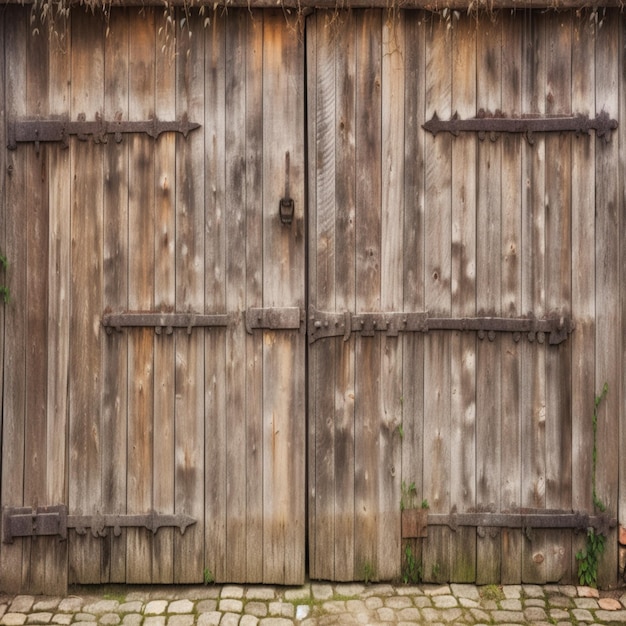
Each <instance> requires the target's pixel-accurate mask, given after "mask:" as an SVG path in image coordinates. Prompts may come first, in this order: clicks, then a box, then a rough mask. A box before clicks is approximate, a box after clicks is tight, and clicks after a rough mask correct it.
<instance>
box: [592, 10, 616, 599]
mask: <svg viewBox="0 0 626 626" xmlns="http://www.w3.org/2000/svg"><path fill="white" fill-rule="evenodd" d="M619 19H620V18H619V15H618V13H617V12H615V11H609V12H608V13H607V15H606V17H605V19H604V22H603V25H602V31H601V32H602V36H596V58H595V61H596V113H600V112H601V111H608V112H611V111H618V110H619V109H618V106H619V102H618V96H619V89H618V80H619V73H618V68H617V63H616V62H615V59H618V58H619V52H618V40H619V30H618V24H619ZM618 164H619V142H618V141H615V140H613V141H610V142H605V141H604V140H603V139H602V138H598V139H597V140H596V180H597V181H602V184H598V185H596V376H595V386H596V391H595V393H599V392H600V391H601V389H602V387H603V385H604V384H605V383H608V386H609V393H608V394H607V397H606V400H605V401H603V403H602V405H601V406H600V408H599V411H598V445H597V458H598V465H597V474H596V480H597V487H598V489H597V491H598V497H599V498H600V500H601V501H602V502H603V503H604V505H605V506H606V509H607V511H608V512H609V513H610V514H612V515H616V514H617V497H618V490H617V489H618V485H617V479H618V474H617V472H616V468H618V467H619V464H618V458H619V447H618V445H619V437H618V436H617V433H618V432H619V423H618V420H619V416H620V404H619V402H620V392H619V389H620V387H619V385H620V381H621V376H622V371H621V370H622V365H621V363H622V361H621V354H620V351H619V342H618V341H616V338H615V332H616V329H619V328H621V324H620V304H619V301H618V298H617V297H616V294H618V293H619V290H620V252H619V251H620V249H619V234H620V225H621V221H622V220H621V219H620V218H621V217H622V216H621V213H620V200H619V196H620V194H619V188H618V184H619V175H618V171H617V167H618ZM617 570H618V568H617V541H616V531H615V530H611V531H610V532H609V533H608V535H607V540H606V550H605V552H604V554H603V556H602V559H601V562H600V564H599V567H598V586H600V587H608V586H610V585H615V584H616V582H617V581H616V576H617Z"/></svg>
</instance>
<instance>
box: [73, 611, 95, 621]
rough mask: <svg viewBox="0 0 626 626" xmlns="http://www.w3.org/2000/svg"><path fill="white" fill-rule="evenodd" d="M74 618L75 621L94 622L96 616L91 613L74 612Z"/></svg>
mask: <svg viewBox="0 0 626 626" xmlns="http://www.w3.org/2000/svg"><path fill="white" fill-rule="evenodd" d="M74 619H75V620H76V621H77V622H95V621H97V620H96V616H95V615H94V614H93V613H83V612H81V613H76V615H75V616H74Z"/></svg>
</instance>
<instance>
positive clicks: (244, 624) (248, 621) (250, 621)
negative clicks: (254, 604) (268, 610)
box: [239, 615, 259, 626]
mask: <svg viewBox="0 0 626 626" xmlns="http://www.w3.org/2000/svg"><path fill="white" fill-rule="evenodd" d="M258 623H259V618H258V617H256V616H254V615H244V616H243V617H242V618H241V621H240V622H239V626H257V624H258Z"/></svg>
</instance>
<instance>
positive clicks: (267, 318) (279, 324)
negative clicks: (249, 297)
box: [246, 307, 305, 334]
mask: <svg viewBox="0 0 626 626" xmlns="http://www.w3.org/2000/svg"><path fill="white" fill-rule="evenodd" d="M304 317H305V316H304V311H303V310H302V309H300V307H270V308H250V309H248V310H247V311H246V330H247V331H248V333H249V334H252V331H253V330H254V329H255V328H260V329H264V330H300V331H304V321H305V319H304Z"/></svg>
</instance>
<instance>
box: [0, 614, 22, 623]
mask: <svg viewBox="0 0 626 626" xmlns="http://www.w3.org/2000/svg"><path fill="white" fill-rule="evenodd" d="M25 623H26V615H25V614H24V613H5V614H4V615H3V616H2V619H0V624H2V626H22V624H25Z"/></svg>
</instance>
